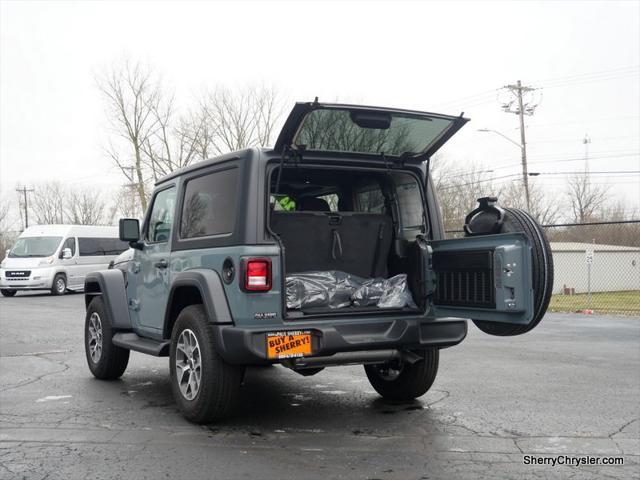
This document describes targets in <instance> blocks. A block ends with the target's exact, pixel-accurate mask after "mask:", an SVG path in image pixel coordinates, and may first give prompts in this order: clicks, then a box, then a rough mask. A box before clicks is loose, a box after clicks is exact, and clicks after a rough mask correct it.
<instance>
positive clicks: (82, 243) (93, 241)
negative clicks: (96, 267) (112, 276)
mask: <svg viewBox="0 0 640 480" xmlns="http://www.w3.org/2000/svg"><path fill="white" fill-rule="evenodd" d="M78 248H79V250H80V256H81V257H92V256H96V255H104V254H103V253H102V248H100V244H99V242H98V239H97V238H90V237H79V238H78Z"/></svg>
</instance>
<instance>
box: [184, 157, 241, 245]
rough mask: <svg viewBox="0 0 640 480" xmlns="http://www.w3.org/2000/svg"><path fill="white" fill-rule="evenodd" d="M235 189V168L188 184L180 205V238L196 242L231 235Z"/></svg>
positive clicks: (192, 180) (234, 208)
mask: <svg viewBox="0 0 640 480" xmlns="http://www.w3.org/2000/svg"><path fill="white" fill-rule="evenodd" d="M237 189H238V169H237V168H232V169H230V170H224V171H221V172H215V173H211V174H209V175H203V176H201V177H197V178H194V179H191V180H189V181H188V182H187V185H186V188H185V194H184V203H183V205H182V219H181V222H180V237H181V238H196V237H205V236H208V235H222V234H228V233H233V230H234V228H235V222H236V197H237V195H236V192H237Z"/></svg>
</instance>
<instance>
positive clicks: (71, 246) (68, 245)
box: [62, 237, 76, 257]
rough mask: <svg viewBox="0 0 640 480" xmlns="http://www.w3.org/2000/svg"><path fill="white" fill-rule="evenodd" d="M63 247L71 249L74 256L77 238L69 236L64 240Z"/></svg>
mask: <svg viewBox="0 0 640 480" xmlns="http://www.w3.org/2000/svg"><path fill="white" fill-rule="evenodd" d="M62 248H63V249H65V248H68V249H69V250H71V256H72V257H73V256H74V255H75V254H76V239H75V238H73V237H72V238H67V239H66V240H65V241H64V245H63V246H62Z"/></svg>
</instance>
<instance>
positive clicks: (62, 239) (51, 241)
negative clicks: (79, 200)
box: [0, 225, 129, 297]
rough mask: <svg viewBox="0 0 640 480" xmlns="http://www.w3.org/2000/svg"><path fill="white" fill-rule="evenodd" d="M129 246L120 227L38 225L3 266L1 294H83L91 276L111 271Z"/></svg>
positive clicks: (0, 265) (27, 232)
mask: <svg viewBox="0 0 640 480" xmlns="http://www.w3.org/2000/svg"><path fill="white" fill-rule="evenodd" d="M128 248H129V245H128V244H127V243H126V242H122V241H120V240H119V239H118V227H96V226H88V225H36V226H33V227H29V228H27V229H26V230H25V231H24V232H22V234H20V237H18V240H17V241H16V243H15V245H14V246H13V248H11V250H7V256H6V257H5V259H4V260H3V261H2V263H0V293H1V294H2V295H3V296H5V297H12V296H14V295H15V294H16V293H17V291H18V290H50V291H51V293H52V294H53V295H62V294H63V293H64V292H65V291H66V290H76V291H79V290H83V289H84V277H85V276H86V274H87V273H89V272H93V271H95V270H101V269H104V268H107V266H108V265H109V262H110V261H111V260H112V259H114V258H116V256H118V255H119V254H120V253H122V252H123V251H125V250H127V249H128Z"/></svg>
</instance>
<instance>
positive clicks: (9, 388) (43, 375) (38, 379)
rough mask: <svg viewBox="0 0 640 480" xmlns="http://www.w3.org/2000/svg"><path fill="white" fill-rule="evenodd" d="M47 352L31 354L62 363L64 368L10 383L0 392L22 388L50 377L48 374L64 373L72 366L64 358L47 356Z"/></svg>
mask: <svg viewBox="0 0 640 480" xmlns="http://www.w3.org/2000/svg"><path fill="white" fill-rule="evenodd" d="M46 354H47V352H43V353H35V354H33V355H31V356H34V357H38V358H42V359H43V360H47V361H49V362H52V363H57V364H58V365H62V367H63V368H62V370H56V371H54V372H47V373H43V374H42V375H38V376H37V377H35V378H33V379H31V380H27V381H26V382H21V383H18V384H16V385H10V386H8V387H4V388H2V389H0V392H6V391H8V390H15V389H16V388H21V387H24V386H27V385H31V384H32V383H36V382H39V381H40V380H42V379H43V378H45V377H48V376H51V375H57V374H59V373H64V372H66V371H67V370H69V369H70V368H71V366H70V365H69V364H67V363H65V362H64V361H62V360H54V359H52V358H47V357H45V356H44V355H46Z"/></svg>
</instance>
